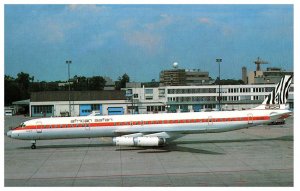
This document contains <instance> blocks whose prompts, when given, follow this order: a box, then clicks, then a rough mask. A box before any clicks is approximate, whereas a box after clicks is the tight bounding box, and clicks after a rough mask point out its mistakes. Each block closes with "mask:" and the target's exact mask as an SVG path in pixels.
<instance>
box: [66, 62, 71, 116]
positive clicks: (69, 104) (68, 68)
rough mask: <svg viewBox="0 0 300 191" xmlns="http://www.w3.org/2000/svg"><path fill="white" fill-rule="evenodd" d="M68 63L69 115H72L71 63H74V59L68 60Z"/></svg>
mask: <svg viewBox="0 0 300 191" xmlns="http://www.w3.org/2000/svg"><path fill="white" fill-rule="evenodd" d="M66 64H68V84H69V116H71V94H70V91H71V85H70V64H72V60H67V61H66Z"/></svg>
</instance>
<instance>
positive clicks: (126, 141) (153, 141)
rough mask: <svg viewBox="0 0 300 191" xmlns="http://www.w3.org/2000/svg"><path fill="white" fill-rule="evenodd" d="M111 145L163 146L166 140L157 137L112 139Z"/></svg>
mask: <svg viewBox="0 0 300 191" xmlns="http://www.w3.org/2000/svg"><path fill="white" fill-rule="evenodd" d="M113 143H114V144H115V145H117V146H146V147H147V146H150V147H151V146H163V145H165V144H166V139H164V138H159V137H125V136H124V137H114V138H113Z"/></svg>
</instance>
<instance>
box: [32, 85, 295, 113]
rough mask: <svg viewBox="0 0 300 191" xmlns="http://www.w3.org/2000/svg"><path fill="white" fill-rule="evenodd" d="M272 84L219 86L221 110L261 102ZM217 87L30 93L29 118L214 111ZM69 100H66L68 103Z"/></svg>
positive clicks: (291, 101) (290, 93) (248, 107)
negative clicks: (93, 113) (94, 113)
mask: <svg viewBox="0 0 300 191" xmlns="http://www.w3.org/2000/svg"><path fill="white" fill-rule="evenodd" d="M275 86H276V84H254V85H222V86H221V89H220V90H221V93H220V94H221V97H222V101H221V108H222V110H243V109H250V108H253V107H255V106H257V105H259V104H261V103H262V102H263V100H264V99H265V97H266V96H267V95H269V92H271V91H272V90H273V89H274V88H275ZM218 96H219V86H218V85H202V86H163V87H145V86H142V87H141V83H138V85H136V86H131V87H128V88H124V89H123V91H118V90H105V91H71V92H70V99H69V92H68V91H50V92H33V93H32V94H31V98H30V105H29V110H30V116H32V117H50V116H68V115H69V111H70V114H71V116H86V115H89V114H90V113H91V112H92V111H97V112H98V113H99V114H100V115H122V114H130V113H141V114H143V113H144V114H146V113H166V112H201V111H211V110H218ZM69 100H70V101H69ZM288 104H289V107H290V109H293V108H294V85H293V84H292V85H291V88H290V92H289V99H288Z"/></svg>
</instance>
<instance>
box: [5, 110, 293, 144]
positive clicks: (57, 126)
mask: <svg viewBox="0 0 300 191" xmlns="http://www.w3.org/2000/svg"><path fill="white" fill-rule="evenodd" d="M288 113H290V111H289V110H275V111H274V110H244V111H217V112H194V113H164V114H137V115H117V116H85V117H57V118H40V119H33V120H29V121H26V122H25V123H24V124H23V127H17V128H16V129H14V130H12V131H10V132H9V133H8V136H10V137H12V138H16V139H25V140H46V139H68V138H70V139H71V138H92V137H117V136H122V135H132V134H138V135H139V136H144V135H149V134H154V135H155V134H156V133H161V132H166V133H173V134H189V133H215V132H225V131H232V130H237V129H242V128H247V127H251V126H255V125H259V124H264V123H269V122H271V121H274V120H276V119H278V118H280V117H283V116H284V115H287V114H288Z"/></svg>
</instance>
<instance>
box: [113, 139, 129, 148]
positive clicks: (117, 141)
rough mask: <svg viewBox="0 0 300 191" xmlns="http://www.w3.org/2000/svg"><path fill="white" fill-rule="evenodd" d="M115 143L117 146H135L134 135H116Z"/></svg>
mask: <svg viewBox="0 0 300 191" xmlns="http://www.w3.org/2000/svg"><path fill="white" fill-rule="evenodd" d="M113 143H114V144H115V145H117V146H133V145H134V142H133V137H114V138H113Z"/></svg>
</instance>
